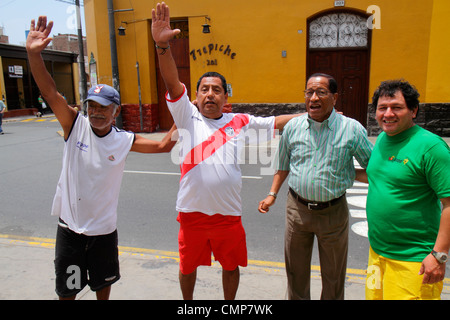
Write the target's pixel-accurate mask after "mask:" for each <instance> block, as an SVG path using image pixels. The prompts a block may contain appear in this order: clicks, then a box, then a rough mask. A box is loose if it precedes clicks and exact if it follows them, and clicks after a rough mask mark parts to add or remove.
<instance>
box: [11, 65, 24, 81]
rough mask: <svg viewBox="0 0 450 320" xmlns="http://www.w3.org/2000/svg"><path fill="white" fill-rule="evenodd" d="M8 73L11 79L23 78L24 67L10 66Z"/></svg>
mask: <svg viewBox="0 0 450 320" xmlns="http://www.w3.org/2000/svg"><path fill="white" fill-rule="evenodd" d="M8 73H9V77H10V78H23V67H22V66H8Z"/></svg>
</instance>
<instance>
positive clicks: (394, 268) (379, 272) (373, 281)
mask: <svg viewBox="0 0 450 320" xmlns="http://www.w3.org/2000/svg"><path fill="white" fill-rule="evenodd" d="M421 264H422V263H421V262H409V261H399V260H393V259H388V258H385V257H383V256H380V255H378V254H377V253H375V252H374V251H373V250H372V248H370V252H369V264H368V268H367V279H366V300H440V299H441V292H442V288H443V286H444V284H443V281H440V282H437V283H433V284H423V283H422V278H423V275H419V270H420V266H421Z"/></svg>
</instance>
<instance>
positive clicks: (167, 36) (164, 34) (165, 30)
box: [152, 2, 181, 45]
mask: <svg viewBox="0 0 450 320" xmlns="http://www.w3.org/2000/svg"><path fill="white" fill-rule="evenodd" d="M180 32H181V31H180V29H174V30H172V29H171V28H170V13H169V7H168V6H167V5H166V4H165V3H164V2H163V3H158V4H157V5H156V10H155V9H152V36H153V40H154V41H155V43H156V44H160V45H161V44H169V41H170V40H172V39H173V38H174V37H175V36H176V35H177V34H179V33H180Z"/></svg>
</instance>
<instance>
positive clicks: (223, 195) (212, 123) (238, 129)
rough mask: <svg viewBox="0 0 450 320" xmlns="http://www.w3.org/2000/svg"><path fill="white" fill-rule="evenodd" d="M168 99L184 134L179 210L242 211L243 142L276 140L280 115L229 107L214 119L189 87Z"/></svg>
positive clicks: (233, 214) (179, 127)
mask: <svg viewBox="0 0 450 320" xmlns="http://www.w3.org/2000/svg"><path fill="white" fill-rule="evenodd" d="M166 99H167V105H168V107H169V110H170V112H171V113H172V116H173V118H174V121H175V124H176V125H177V129H178V133H179V137H180V138H179V143H180V167H181V180H180V189H179V191H178V197H177V205H176V209H177V211H180V212H197V211H198V212H202V213H204V214H208V215H213V214H216V213H220V214H222V215H231V216H240V215H242V206H241V196H240V192H241V186H242V178H241V169H240V166H239V164H240V163H242V162H241V159H240V156H241V153H242V148H243V147H244V146H245V144H249V143H261V142H265V141H268V140H270V139H271V138H272V137H273V136H274V134H275V131H274V130H275V117H267V118H262V117H254V116H251V115H248V114H235V113H224V114H223V116H222V117H221V118H220V119H217V120H216V119H209V118H206V117H204V116H203V115H202V114H201V113H200V112H199V111H198V109H197V107H196V106H194V105H193V104H192V103H191V102H190V101H189V98H188V96H187V92H186V88H185V90H184V93H183V95H182V96H181V97H180V98H179V99H177V100H170V97H169V96H168V95H167V96H166Z"/></svg>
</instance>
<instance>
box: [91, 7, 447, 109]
mask: <svg viewBox="0 0 450 320" xmlns="http://www.w3.org/2000/svg"><path fill="white" fill-rule="evenodd" d="M157 2H158V1H138V0H115V1H114V9H116V10H118V9H128V8H131V7H132V8H134V11H132V12H116V13H115V14H114V15H115V26H116V29H117V28H118V27H119V26H120V25H121V24H122V26H124V27H126V36H123V37H121V36H117V33H116V41H117V48H118V49H117V51H118V60H119V77H120V86H121V94H122V102H123V103H137V102H138V89H137V73H136V66H135V65H136V61H139V65H140V76H141V92H142V102H143V103H156V102H157V96H156V75H155V65H154V64H155V57H154V43H153V41H152V39H151V29H150V28H151V21H150V20H146V19H150V18H151V9H152V8H153V7H154V6H155V5H156V3H157ZM166 3H167V4H168V5H169V6H170V10H171V16H172V18H173V19H187V18H188V19H189V45H190V50H200V51H201V52H202V50H203V48H204V47H205V48H206V50H207V53H206V54H205V53H202V55H201V56H200V55H199V54H198V53H197V55H196V60H195V61H194V60H193V57H192V56H191V60H190V69H191V84H192V93H195V84H196V82H197V80H198V78H199V76H200V75H202V74H203V73H204V72H206V71H218V72H220V73H222V74H223V75H224V76H225V77H226V79H227V81H228V82H229V83H230V84H231V85H232V89H233V96H232V97H231V98H229V102H231V103H276V102H280V103H295V102H304V98H303V94H302V91H303V89H304V87H305V80H306V79H305V77H306V55H307V33H308V30H307V19H308V17H310V16H312V15H315V14H317V13H319V12H322V11H326V10H330V9H335V8H334V7H333V3H334V2H333V1H331V0H316V1H306V0H302V1H299V0H283V1H273V0H259V1H256V0H253V1H250V0H249V1H238V0H228V1H225V2H224V1H217V0H196V1H185V0H169V1H166ZM373 4H375V3H374V1H373V0H346V1H345V8H346V9H349V8H353V9H358V10H360V11H366V10H367V8H368V7H369V6H370V5H373ZM376 5H377V6H378V7H379V9H380V12H381V21H380V22H381V28H380V29H374V30H373V31H372V44H371V55H370V56H371V62H370V85H369V98H370V97H371V96H372V93H373V91H374V90H375V89H376V87H377V86H378V85H379V83H380V82H381V81H383V80H386V79H393V78H404V79H406V80H408V81H410V82H411V83H412V84H414V85H415V86H416V87H417V88H418V90H419V92H420V93H421V102H431V101H434V102H443V101H448V99H449V98H448V97H449V96H450V88H449V87H446V88H445V87H442V85H440V84H439V83H438V82H439V79H440V78H441V76H442V75H443V74H444V73H445V74H448V71H449V70H448V68H449V67H448V65H449V64H448V63H447V65H446V67H444V68H443V67H442V64H444V62H445V63H446V61H447V57H448V56H449V55H448V50H449V47H450V44H449V43H448V41H447V43H446V44H445V45H444V46H445V50H447V51H445V50H444V52H442V51H441V49H442V46H443V44H442V43H443V42H445V41H443V39H446V38H447V37H446V35H445V30H446V29H445V28H444V23H446V21H447V19H446V17H448V10H449V8H450V2H449V1H448V0H434V1H433V0H425V1H418V0H417V1H412V0H396V1H392V0H377V1H376ZM84 6H85V16H86V29H87V30H86V34H87V45H88V53H89V54H90V52H93V53H94V56H95V59H96V61H97V70H98V77H99V80H98V82H99V83H101V82H103V83H108V84H111V62H110V46H109V29H108V16H107V13H108V12H107V5H106V1H103V0H102V1H100V0H85V1H84ZM205 15H208V17H210V19H211V20H210V21H208V23H209V24H210V25H211V33H209V34H204V33H202V24H204V23H205V18H204V16H205ZM134 20H135V21H136V22H134V23H126V24H124V23H122V21H134ZM139 20H145V21H139ZM209 44H212V45H213V46H214V50H213V51H212V52H211V53H209V47H208V46H209ZM216 44H217V48H220V47H221V46H222V45H223V46H224V47H222V48H226V47H227V46H229V48H230V50H231V54H232V53H234V54H235V57H234V59H232V58H231V54H230V56H228V55H224V54H223V52H220V51H219V50H215V48H216ZM282 51H286V53H287V56H286V57H285V58H283V57H282V54H281V53H282ZM208 60H210V62H211V61H213V63H216V64H217V65H213V66H208V65H207V63H208ZM192 96H195V94H193V95H192Z"/></svg>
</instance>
